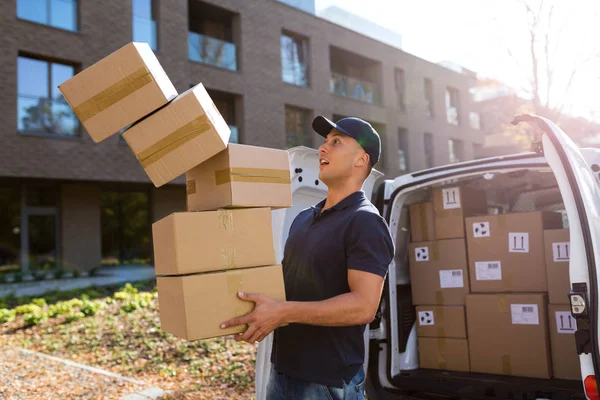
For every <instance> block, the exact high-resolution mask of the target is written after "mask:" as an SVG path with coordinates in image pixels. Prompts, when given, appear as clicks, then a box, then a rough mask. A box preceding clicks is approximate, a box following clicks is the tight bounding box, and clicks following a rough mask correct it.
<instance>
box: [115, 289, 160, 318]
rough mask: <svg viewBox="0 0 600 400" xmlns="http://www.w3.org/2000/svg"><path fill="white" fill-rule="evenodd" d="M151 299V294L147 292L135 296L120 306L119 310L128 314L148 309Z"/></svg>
mask: <svg viewBox="0 0 600 400" xmlns="http://www.w3.org/2000/svg"><path fill="white" fill-rule="evenodd" d="M152 297H153V296H152V293H148V292H144V293H140V294H135V295H133V296H132V297H131V298H130V299H129V300H128V301H127V302H126V303H125V304H123V305H122V306H121V310H123V311H125V312H126V313H130V312H133V311H135V310H141V309H142V308H146V307H149V306H150V305H151V304H152Z"/></svg>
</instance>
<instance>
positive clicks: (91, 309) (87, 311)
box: [80, 300, 102, 316]
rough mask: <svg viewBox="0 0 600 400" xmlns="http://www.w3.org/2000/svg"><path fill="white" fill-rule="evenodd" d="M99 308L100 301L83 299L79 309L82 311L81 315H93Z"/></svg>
mask: <svg viewBox="0 0 600 400" xmlns="http://www.w3.org/2000/svg"><path fill="white" fill-rule="evenodd" d="M100 308H102V303H100V302H98V301H89V300H84V302H83V305H82V306H81V308H80V311H81V312H82V313H83V315H85V316H90V315H95V314H96V313H97V312H98V310H100Z"/></svg>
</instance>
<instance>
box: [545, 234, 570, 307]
mask: <svg viewBox="0 0 600 400" xmlns="http://www.w3.org/2000/svg"><path fill="white" fill-rule="evenodd" d="M569 241H570V237H569V230H568V229H549V230H545V231H544V247H545V252H546V276H547V277H548V299H549V300H550V304H569V296H568V295H569V291H570V290H571V281H570V279H569V260H570V258H571V245H570V243H569Z"/></svg>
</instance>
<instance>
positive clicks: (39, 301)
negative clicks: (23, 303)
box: [31, 298, 46, 307]
mask: <svg viewBox="0 0 600 400" xmlns="http://www.w3.org/2000/svg"><path fill="white" fill-rule="evenodd" d="M31 302H32V303H33V304H35V305H36V306H38V307H44V306H45V305H46V299H42V298H37V299H33V300H31Z"/></svg>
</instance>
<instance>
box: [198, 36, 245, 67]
mask: <svg viewBox="0 0 600 400" xmlns="http://www.w3.org/2000/svg"><path fill="white" fill-rule="evenodd" d="M188 57H189V59H190V60H192V61H196V62H199V63H203V64H208V65H212V66H215V67H219V68H224V69H228V70H230V71H236V70H237V55H236V46H235V44H233V43H230V42H225V41H223V40H219V39H215V38H212V37H209V36H204V35H201V34H199V33H196V32H188Z"/></svg>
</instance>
